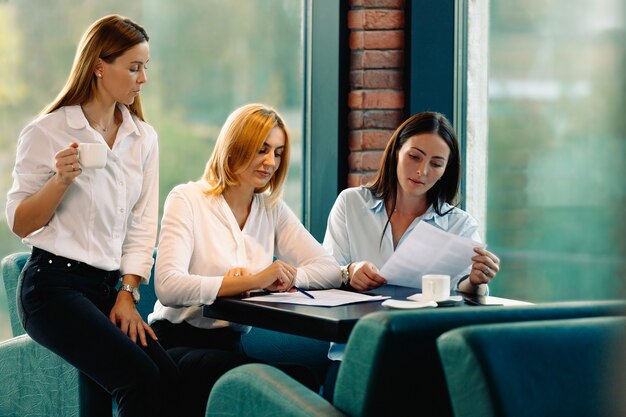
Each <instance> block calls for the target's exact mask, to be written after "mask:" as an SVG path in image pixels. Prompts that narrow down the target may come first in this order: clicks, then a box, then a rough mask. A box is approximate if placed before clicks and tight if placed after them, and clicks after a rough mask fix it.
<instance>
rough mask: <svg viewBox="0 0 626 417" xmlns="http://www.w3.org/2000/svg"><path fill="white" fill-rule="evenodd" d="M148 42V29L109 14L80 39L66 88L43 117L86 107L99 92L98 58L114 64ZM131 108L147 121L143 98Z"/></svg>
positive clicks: (136, 101) (47, 108)
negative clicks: (75, 107)
mask: <svg viewBox="0 0 626 417" xmlns="http://www.w3.org/2000/svg"><path fill="white" fill-rule="evenodd" d="M148 40H149V38H148V35H147V33H146V31H145V29H144V28H143V27H141V26H140V25H139V24H137V23H135V22H133V21H132V20H131V19H129V18H127V17H124V16H119V15H109V16H104V17H102V18H100V19H98V20H97V21H95V22H94V23H93V24H92V25H91V26H90V27H89V29H87V31H86V32H85V34H84V35H83V37H82V39H81V40H80V43H79V45H78V48H77V49H76V56H75V57H74V64H73V65H72V70H71V71H70V75H69V77H68V79H67V81H66V82H65V86H64V87H63V89H62V90H61V92H60V93H59V94H58V95H57V97H56V98H55V99H54V101H53V102H52V103H50V104H49V105H48V106H46V107H45V108H44V109H43V110H42V112H41V114H42V115H43V114H48V113H51V112H53V111H55V110H56V109H58V108H60V107H63V106H72V105H78V104H83V103H86V102H88V101H90V100H91V99H93V98H94V96H95V91H96V75H95V68H96V64H97V62H98V58H100V59H102V60H103V61H105V62H107V63H112V62H113V61H115V59H116V58H117V57H119V56H120V55H122V54H124V52H126V51H127V50H129V49H130V48H132V47H133V46H135V45H137V44H139V43H142V42H148ZM127 107H128V110H130V112H131V113H132V114H134V115H136V116H137V117H138V118H140V119H141V120H144V116H143V110H142V108H141V99H140V97H139V96H138V97H136V98H135V101H134V102H133V104H131V105H130V106H127Z"/></svg>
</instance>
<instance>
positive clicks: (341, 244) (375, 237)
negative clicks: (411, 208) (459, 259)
mask: <svg viewBox="0 0 626 417" xmlns="http://www.w3.org/2000/svg"><path fill="white" fill-rule="evenodd" d="M449 210H451V211H450V212H449V213H447V214H445V215H443V216H440V215H438V214H437V213H436V212H435V209H434V208H433V206H432V205H431V206H430V207H429V208H428V210H426V212H425V213H424V214H423V215H422V216H419V217H417V218H415V220H413V222H412V223H411V225H410V226H409V227H408V228H407V230H406V231H405V232H404V235H402V238H400V241H399V242H398V246H400V245H402V243H403V242H404V240H405V239H406V237H407V236H408V235H409V234H410V233H411V232H412V231H413V229H414V228H415V226H416V225H417V224H418V223H419V222H420V221H425V222H427V223H428V224H430V225H432V226H435V227H437V228H439V229H441V230H443V231H446V232H450V233H454V234H455V235H458V236H463V237H467V238H470V239H472V240H475V241H477V242H482V240H481V238H480V235H479V233H478V222H477V221H476V219H474V218H473V217H472V216H471V215H470V214H469V213H467V212H465V211H463V210H461V209H459V208H456V207H453V206H451V205H450V204H447V203H444V204H443V205H442V207H441V212H442V213H446V212H448V211H449ZM388 219H389V218H388V216H387V210H386V209H385V204H384V202H383V200H382V199H379V198H376V197H374V195H373V194H372V192H371V191H370V190H369V189H368V188H366V187H354V188H348V189H346V190H343V191H342V192H341V193H340V194H339V196H338V197H337V200H336V201H335V204H334V205H333V208H332V210H331V212H330V215H329V217H328V225H327V228H326V235H325V236H324V248H326V250H328V251H330V252H331V253H332V255H333V256H334V257H335V259H336V260H337V262H339V264H340V265H348V264H349V263H351V262H360V261H369V262H371V263H373V264H374V265H376V267H377V268H378V269H380V268H382V266H383V265H384V264H385V262H387V259H389V257H391V255H392V254H393V251H394V248H393V236H392V232H391V225H388V226H387V229H386V230H385V234H384V236H383V229H384V228H385V224H386V223H387V220H388ZM381 236H382V241H381ZM470 271H471V266H470V267H468V268H467V270H465V271H463V272H462V273H461V274H459V275H457V276H456V277H452V280H451V286H452V287H453V288H458V286H459V283H460V282H461V280H462V279H464V278H465V277H466V276H467V275H469V273H470ZM344 347H345V345H344V344H337V343H331V348H330V350H329V352H328V357H329V358H330V359H333V360H340V359H341V356H342V354H343V349H344Z"/></svg>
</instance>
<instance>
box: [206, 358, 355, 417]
mask: <svg viewBox="0 0 626 417" xmlns="http://www.w3.org/2000/svg"><path fill="white" fill-rule="evenodd" d="M213 415H219V416H222V417H225V416H233V417H235V416H251V415H254V416H281V417H311V416H313V417H314V416H320V417H322V416H324V417H326V416H330V417H332V416H345V414H343V413H342V412H340V411H339V410H338V409H336V408H335V407H333V405H332V404H331V403H329V402H328V401H326V400H325V399H324V398H322V397H321V396H320V395H318V394H317V393H315V392H313V391H311V390H310V389H308V388H306V387H305V386H304V385H302V384H300V383H299V382H298V381H296V380H295V379H293V378H291V377H290V376H288V375H287V374H285V373H284V372H282V371H280V370H278V369H276V368H274V367H272V366H269V365H265V364H257V363H254V364H247V365H242V366H239V367H237V368H235V369H231V370H230V371H228V372H227V373H225V374H224V375H222V377H220V379H218V380H217V382H216V383H215V385H214V386H213V389H212V390H211V395H210V396H209V401H208V404H207V410H206V416H207V417H208V416H213Z"/></svg>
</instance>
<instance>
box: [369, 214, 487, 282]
mask: <svg viewBox="0 0 626 417" xmlns="http://www.w3.org/2000/svg"><path fill="white" fill-rule="evenodd" d="M477 246H479V247H481V248H484V247H485V244H484V243H479V242H476V241H474V240H472V239H469V238H466V237H461V236H458V235H455V234H453V233H448V232H444V231H443V230H441V229H438V228H436V227H435V226H432V225H430V224H428V223H426V222H419V223H418V224H417V226H415V229H413V231H412V232H411V234H409V235H408V236H407V237H406V239H405V240H404V242H402V245H400V246H399V247H398V248H397V249H396V251H395V252H394V253H393V255H392V256H391V257H390V258H389V259H388V260H387V262H386V263H385V265H383V267H382V268H381V269H380V275H382V276H383V277H385V278H386V279H387V282H388V283H389V284H394V285H402V286H404V287H414V288H421V287H422V275H425V274H446V275H450V277H451V278H454V277H455V276H457V275H459V274H460V273H461V272H463V271H464V270H465V269H466V268H467V267H469V266H470V265H471V264H472V256H474V255H475V254H476V253H475V252H474V248H475V247H477Z"/></svg>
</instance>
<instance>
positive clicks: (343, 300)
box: [244, 289, 389, 307]
mask: <svg viewBox="0 0 626 417" xmlns="http://www.w3.org/2000/svg"><path fill="white" fill-rule="evenodd" d="M307 292H308V293H309V294H311V295H312V296H313V297H315V299H312V298H309V297H307V296H306V295H304V294H302V293H300V292H276V293H272V294H267V295H258V296H255V297H248V298H244V300H248V301H264V302H267V303H289V304H303V305H309V306H323V307H334V306H340V305H343V304H352V303H363V302H369V301H378V300H384V299H386V298H389V297H388V296H383V295H367V294H360V293H358V292H352V291H343V290H337V289H330V290H307Z"/></svg>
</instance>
